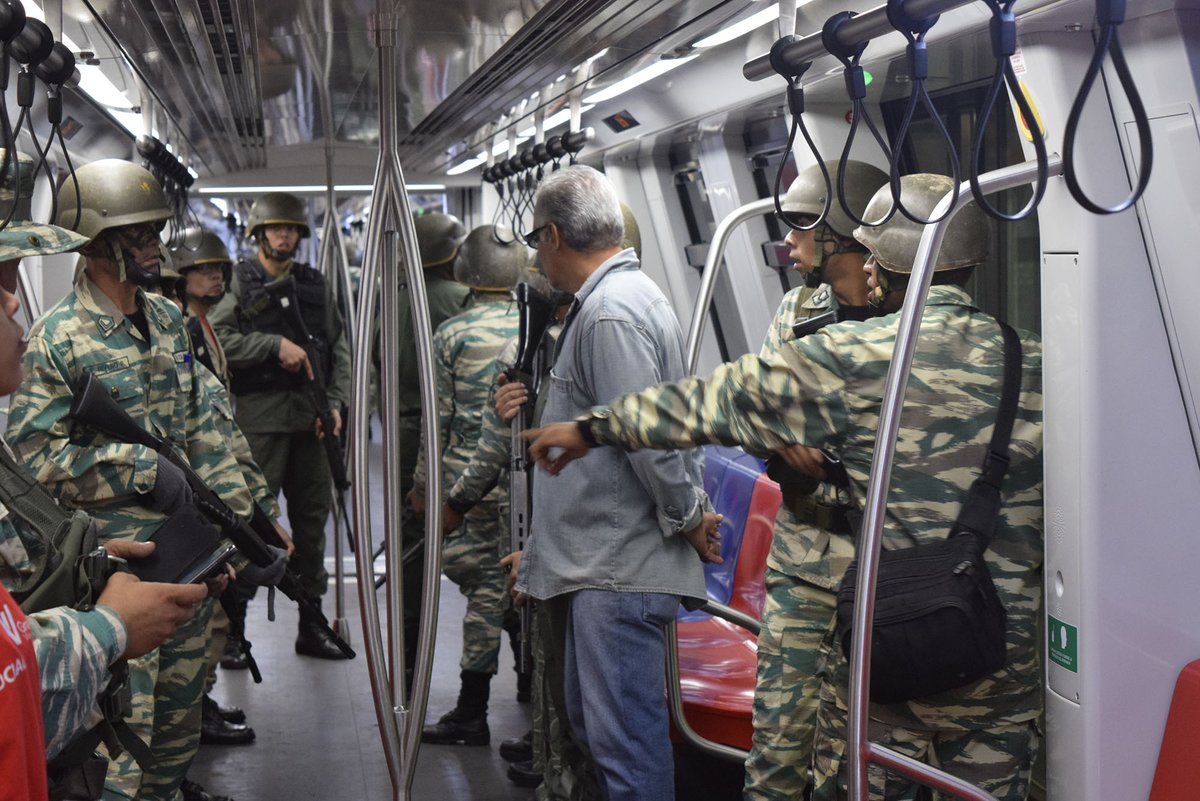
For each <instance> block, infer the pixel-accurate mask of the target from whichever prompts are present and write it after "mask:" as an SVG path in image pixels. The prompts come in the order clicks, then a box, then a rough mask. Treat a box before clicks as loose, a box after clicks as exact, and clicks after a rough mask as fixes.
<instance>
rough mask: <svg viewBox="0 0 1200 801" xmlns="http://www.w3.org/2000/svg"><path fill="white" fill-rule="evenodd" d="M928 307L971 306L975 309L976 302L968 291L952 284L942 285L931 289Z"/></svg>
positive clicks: (926, 302) (926, 303) (927, 301)
mask: <svg viewBox="0 0 1200 801" xmlns="http://www.w3.org/2000/svg"><path fill="white" fill-rule="evenodd" d="M925 305H926V306H970V307H971V308H975V301H974V300H972V299H971V296H970V295H968V294H967V290H965V289H963V288H962V287H960V286H953V285H951V284H940V285H937V286H931V287H929V299H928V300H926V301H925Z"/></svg>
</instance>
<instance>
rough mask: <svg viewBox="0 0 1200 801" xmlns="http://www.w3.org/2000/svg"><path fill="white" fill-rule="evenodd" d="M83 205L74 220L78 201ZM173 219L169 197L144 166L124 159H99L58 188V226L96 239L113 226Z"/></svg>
mask: <svg viewBox="0 0 1200 801" xmlns="http://www.w3.org/2000/svg"><path fill="white" fill-rule="evenodd" d="M76 202H78V203H79V204H80V209H81V210H80V213H79V219H78V221H76V219H75V204H76ZM169 219H171V208H170V205H169V204H168V203H167V196H166V194H165V193H164V192H163V190H162V187H161V186H159V184H158V181H157V180H155V178H154V176H153V175H151V174H150V171H149V170H147V169H146V168H145V167H140V166H138V165H137V164H134V163H132V162H129V161H124V160H122V159H100V160H99V161H93V162H91V163H90V164H84V165H83V166H82V167H79V168H78V169H76V170H75V173H74V175H68V176H67V180H66V181H64V182H63V185H62V188H61V189H59V190H58V219H57V220H55V222H57V223H58V224H59V225H61V226H65V227H68V228H71V229H72V230H73V231H75V232H76V233H80V234H83V235H84V236H86V237H87V238H88V239H95V238H96V237H97V236H98V235H100V234H101V233H103V232H104V231H107V230H108V229H110V228H118V227H120V226H123V225H138V224H140V223H158V224H159V227H160V228H161V227H162V225H164V224H165V223H166V222H167V220H169Z"/></svg>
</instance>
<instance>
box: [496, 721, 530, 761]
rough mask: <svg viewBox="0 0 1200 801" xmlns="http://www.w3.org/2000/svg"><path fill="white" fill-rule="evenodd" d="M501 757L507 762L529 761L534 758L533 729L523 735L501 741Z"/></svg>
mask: <svg viewBox="0 0 1200 801" xmlns="http://www.w3.org/2000/svg"><path fill="white" fill-rule="evenodd" d="M500 758H501V759H503V760H504V761H505V762H528V761H530V760H532V759H533V729H530V730H529V731H527V732H525V734H524V735H523V736H521V737H513V738H512V739H509V740H505V741H504V742H502V743H500Z"/></svg>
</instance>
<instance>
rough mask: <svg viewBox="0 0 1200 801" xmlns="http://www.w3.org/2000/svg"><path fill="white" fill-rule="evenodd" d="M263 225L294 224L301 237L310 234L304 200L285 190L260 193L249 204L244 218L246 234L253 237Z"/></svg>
mask: <svg viewBox="0 0 1200 801" xmlns="http://www.w3.org/2000/svg"><path fill="white" fill-rule="evenodd" d="M264 225H294V226H296V227H297V228H299V229H300V238H301V239H303V238H304V237H307V236H311V235H312V231H311V230H309V227H308V213H307V210H306V209H305V206H304V201H303V200H301V199H300V198H298V197H296V196H295V195H292V194H289V193H287V192H268V193H267V194H265V195H260V196H259V197H258V199H256V200H255V201H254V203H253V204H252V205H251V206H250V214H249V216H247V218H246V236H248V237H250V238H251V239H253V238H254V235H255V234H256V233H258V229H259V228H262V227H263V226H264Z"/></svg>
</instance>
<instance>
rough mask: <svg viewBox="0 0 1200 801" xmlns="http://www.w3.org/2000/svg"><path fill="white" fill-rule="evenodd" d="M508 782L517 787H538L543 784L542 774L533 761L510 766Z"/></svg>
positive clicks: (515, 763)
mask: <svg viewBox="0 0 1200 801" xmlns="http://www.w3.org/2000/svg"><path fill="white" fill-rule="evenodd" d="M508 780H509V781H510V782H512V783H513V784H515V785H516V786H517V787H537V786H538V785H539V784H541V783H542V772H541V771H540V770H538V769H537V767H536V766H535V765H534V764H533V760H532V759H530V760H527V761H525V762H514V763H512V764H511V765H509V766H508Z"/></svg>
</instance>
